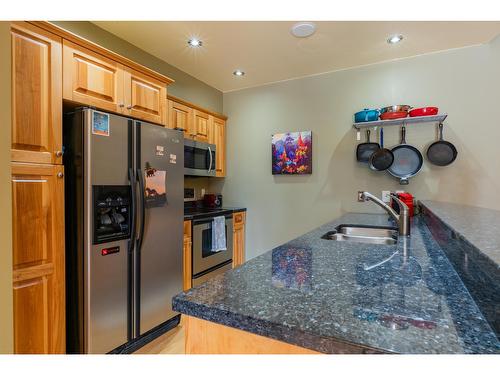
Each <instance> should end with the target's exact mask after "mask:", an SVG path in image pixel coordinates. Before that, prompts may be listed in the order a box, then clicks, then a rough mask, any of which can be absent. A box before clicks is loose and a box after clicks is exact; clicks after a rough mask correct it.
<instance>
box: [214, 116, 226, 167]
mask: <svg viewBox="0 0 500 375" xmlns="http://www.w3.org/2000/svg"><path fill="white" fill-rule="evenodd" d="M212 131H213V139H214V142H213V143H214V144H215V146H217V149H216V153H215V172H216V176H217V177H225V176H226V121H224V120H222V119H220V118H217V117H213V125H212Z"/></svg>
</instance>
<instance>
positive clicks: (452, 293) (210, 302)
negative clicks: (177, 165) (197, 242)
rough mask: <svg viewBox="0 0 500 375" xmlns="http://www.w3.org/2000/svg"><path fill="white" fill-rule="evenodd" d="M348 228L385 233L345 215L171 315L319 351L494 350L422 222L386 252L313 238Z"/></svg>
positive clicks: (362, 217) (178, 300)
mask: <svg viewBox="0 0 500 375" xmlns="http://www.w3.org/2000/svg"><path fill="white" fill-rule="evenodd" d="M356 223H360V224H370V225H385V226H386V225H390V222H388V217H387V216H386V215H373V214H347V215H344V216H343V217H341V218H339V219H338V220H335V221H333V222H331V223H329V224H326V225H323V226H321V227H319V228H317V229H316V230H313V231H311V232H309V233H307V234H305V235H303V236H301V237H299V238H297V239H295V240H293V241H290V242H288V243H286V244H285V245H282V246H280V247H277V248H275V249H273V250H271V251H269V252H267V253H265V254H263V255H261V256H259V257H257V258H254V259H252V260H250V261H248V262H246V263H245V264H244V265H243V266H241V267H239V268H236V269H234V270H231V271H228V272H226V273H225V274H223V275H219V276H216V277H215V278H214V279H212V280H210V281H208V282H207V283H205V284H203V285H200V286H199V287H196V288H194V289H191V290H189V291H187V292H185V293H181V294H179V295H177V296H176V297H174V299H173V307H174V310H176V311H178V312H181V313H184V314H187V315H191V316H194V317H198V318H202V319H205V320H209V321H212V322H215V323H220V324H223V325H226V326H230V327H234V328H239V329H242V330H245V331H248V332H252V333H256V334H259V335H262V336H266V337H270V338H274V339H277V340H281V341H284V342H288V343H291V344H295V345H299V346H303V347H306V348H309V349H313V350H317V351H320V352H324V353H339V352H351V353H356V352H357V353H360V352H370V351H381V352H394V353H499V352H500V343H499V341H498V339H497V337H496V335H495V334H494V332H493V330H492V328H491V327H490V325H489V324H488V322H487V321H486V320H485V318H484V317H483V315H482V313H481V311H480V310H479V308H478V306H477V305H476V303H475V302H474V300H473V299H472V298H471V295H470V294H469V293H468V291H467V289H466V288H465V286H464V284H463V283H462V281H461V279H460V277H459V276H458V274H457V273H456V272H455V270H454V269H453V267H452V266H451V264H450V262H449V261H448V259H447V257H446V256H445V254H444V253H443V251H442V250H441V248H440V247H439V246H438V244H437V243H436V242H435V241H434V239H433V237H432V235H431V233H430V231H429V229H428V228H427V226H426V225H425V224H424V223H423V220H422V219H421V218H419V217H417V218H414V219H413V223H412V236H411V237H410V238H408V239H405V238H399V241H398V243H397V244H396V245H392V246H389V245H370V244H361V243H349V242H338V241H329V240H324V239H321V236H322V235H323V234H325V233H326V232H327V231H330V230H332V229H334V228H335V227H336V226H337V225H339V224H356ZM391 255H393V257H392V258H391V259H390V261H388V262H386V263H384V264H383V265H382V266H379V267H375V268H372V269H369V270H365V269H367V268H370V266H372V265H374V264H376V263H378V262H380V261H382V260H384V259H387V258H388V257H390V256H391Z"/></svg>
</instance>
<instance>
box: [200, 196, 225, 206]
mask: <svg viewBox="0 0 500 375" xmlns="http://www.w3.org/2000/svg"><path fill="white" fill-rule="evenodd" d="M203 205H204V206H205V207H208V208H221V207H222V194H205V195H204V197H203Z"/></svg>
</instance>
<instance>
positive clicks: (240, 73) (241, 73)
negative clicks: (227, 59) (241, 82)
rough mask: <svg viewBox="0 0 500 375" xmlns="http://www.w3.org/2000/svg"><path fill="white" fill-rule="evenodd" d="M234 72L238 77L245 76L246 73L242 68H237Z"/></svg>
mask: <svg viewBox="0 0 500 375" xmlns="http://www.w3.org/2000/svg"><path fill="white" fill-rule="evenodd" d="M233 74H234V75H235V76H236V77H243V76H244V75H245V72H244V71H243V70H240V69H236V70H235V71H234V72H233Z"/></svg>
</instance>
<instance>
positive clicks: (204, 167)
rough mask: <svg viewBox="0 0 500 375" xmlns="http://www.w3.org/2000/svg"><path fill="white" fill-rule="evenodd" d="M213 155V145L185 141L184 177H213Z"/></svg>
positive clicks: (214, 150)
mask: <svg viewBox="0 0 500 375" xmlns="http://www.w3.org/2000/svg"><path fill="white" fill-rule="evenodd" d="M215 155H216V146H215V145H213V144H210V143H205V142H197V141H193V140H191V139H185V140H184V175H186V176H215Z"/></svg>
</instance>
